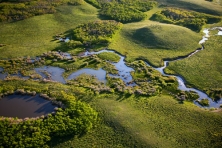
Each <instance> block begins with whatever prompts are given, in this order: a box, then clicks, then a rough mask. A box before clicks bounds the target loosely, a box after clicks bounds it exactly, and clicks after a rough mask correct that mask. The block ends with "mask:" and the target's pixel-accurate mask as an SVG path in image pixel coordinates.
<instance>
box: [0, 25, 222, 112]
mask: <svg viewBox="0 0 222 148" xmlns="http://www.w3.org/2000/svg"><path fill="white" fill-rule="evenodd" d="M215 29H217V30H218V34H216V35H222V27H215V28H212V29H204V30H203V33H204V34H205V35H204V36H203V38H202V40H201V41H200V42H199V44H201V45H202V44H203V43H204V42H205V41H207V40H208V38H209V37H210V35H209V33H210V30H215ZM203 49H204V48H203V46H202V48H201V49H197V50H196V51H194V52H193V53H191V54H189V55H187V56H186V57H184V58H189V57H191V56H192V55H194V54H196V53H197V52H199V51H201V50H203ZM102 52H115V51H112V50H106V49H105V50H101V51H98V52H89V51H86V52H85V53H84V54H83V55H82V57H86V56H90V55H93V54H99V53H102ZM116 54H118V53H116ZM118 55H119V56H120V60H119V62H117V63H114V62H113V63H111V64H113V65H114V66H115V67H116V69H117V70H118V74H117V75H111V74H109V75H110V76H112V77H118V78H121V79H122V80H123V81H124V82H125V83H126V85H131V86H135V85H136V84H135V83H134V82H133V78H132V76H131V74H130V72H131V71H134V69H133V68H131V67H128V66H127V65H126V64H125V61H124V59H125V57H124V56H122V55H120V54H118ZM63 56H66V58H67V59H70V58H71V56H70V54H68V53H67V54H64V55H63ZM184 58H179V59H176V60H182V59H184ZM176 60H172V61H176ZM172 61H164V66H163V67H159V68H155V67H153V68H154V69H156V70H157V71H159V72H160V73H161V74H162V75H164V76H174V77H176V79H177V81H178V84H179V86H178V89H180V90H182V91H193V92H196V93H197V94H198V95H199V100H201V99H204V98H205V99H208V100H209V103H210V104H209V107H215V108H219V107H220V104H222V99H220V100H219V101H218V102H214V101H213V100H212V99H211V98H210V97H208V95H207V94H206V93H204V92H202V91H200V90H198V89H195V88H188V87H186V85H185V82H184V80H183V79H182V77H180V76H176V75H168V74H166V73H164V69H165V68H166V67H167V65H168V63H169V62H172ZM147 65H148V66H151V65H149V64H148V63H147ZM151 67H152V66H151ZM1 71H3V69H2V68H0V79H4V78H5V76H6V74H1ZM35 71H36V72H37V73H38V74H40V75H41V76H42V77H43V78H45V79H50V80H53V81H58V82H61V83H63V84H65V83H66V80H65V79H64V78H63V76H62V74H63V73H64V71H65V70H64V69H62V68H59V67H53V66H43V67H40V68H35ZM83 73H85V74H90V75H95V76H96V77H97V79H98V80H100V81H103V82H106V71H105V70H103V69H98V70H94V69H89V68H83V69H80V70H78V71H76V72H74V73H72V74H71V75H69V76H68V78H67V80H71V79H74V78H76V77H77V76H79V75H81V74H83ZM131 82H133V83H131ZM194 104H196V105H197V106H200V107H202V106H201V105H199V103H198V102H196V101H194Z"/></svg>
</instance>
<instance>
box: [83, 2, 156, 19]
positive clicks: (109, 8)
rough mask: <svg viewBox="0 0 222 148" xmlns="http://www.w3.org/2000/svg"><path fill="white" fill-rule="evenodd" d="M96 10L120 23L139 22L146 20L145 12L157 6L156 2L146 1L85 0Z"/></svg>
mask: <svg viewBox="0 0 222 148" xmlns="http://www.w3.org/2000/svg"><path fill="white" fill-rule="evenodd" d="M86 1H87V2H89V3H90V4H92V5H94V6H95V7H97V8H100V9H101V11H100V15H102V16H106V17H108V18H109V19H114V20H116V21H119V22H122V23H128V22H136V21H141V20H143V19H145V18H146V14H144V13H143V12H146V11H148V10H150V9H152V8H153V7H155V6H156V5H157V2H154V1H148V0H119V1H117V0H112V1H109V2H108V1H105V0H86Z"/></svg>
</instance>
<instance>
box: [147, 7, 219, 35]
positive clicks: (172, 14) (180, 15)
mask: <svg viewBox="0 0 222 148" xmlns="http://www.w3.org/2000/svg"><path fill="white" fill-rule="evenodd" d="M151 19H152V20H155V21H159V22H162V23H169V24H176V25H180V26H184V27H187V28H189V29H191V30H194V31H197V32H199V31H200V30H201V29H202V27H203V26H204V25H205V24H210V23H217V22H220V21H221V17H219V16H213V15H209V14H204V13H198V12H195V11H187V10H183V9H178V8H166V9H164V10H162V11H161V12H157V13H155V14H154V15H153V16H152V18H151Z"/></svg>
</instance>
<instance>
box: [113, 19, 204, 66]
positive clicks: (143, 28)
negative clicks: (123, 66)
mask: <svg viewBox="0 0 222 148" xmlns="http://www.w3.org/2000/svg"><path fill="white" fill-rule="evenodd" d="M201 38H202V37H201V35H199V34H197V33H195V32H192V31H191V30H189V29H187V28H184V27H180V26H176V25H170V24H162V23H158V22H153V21H148V20H147V21H143V22H138V23H130V24H125V25H124V26H123V29H122V30H121V32H120V34H119V35H118V36H117V37H116V39H115V40H114V41H113V42H112V43H111V44H110V45H109V48H110V49H115V50H116V51H118V52H120V53H122V54H124V55H126V56H127V58H126V60H127V61H133V60H135V59H136V58H142V59H145V60H147V61H149V63H151V64H152V65H155V66H161V65H162V64H163V63H162V60H163V59H165V58H176V57H178V56H184V55H187V54H189V53H191V52H193V51H195V50H196V49H197V48H200V47H201V46H200V45H198V42H199V40H200V39H201Z"/></svg>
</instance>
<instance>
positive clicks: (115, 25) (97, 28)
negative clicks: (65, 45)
mask: <svg viewBox="0 0 222 148" xmlns="http://www.w3.org/2000/svg"><path fill="white" fill-rule="evenodd" d="M121 26H122V24H121V23H119V22H116V21H96V22H90V23H86V24H82V25H79V26H78V27H76V28H75V29H74V40H77V41H81V42H82V44H84V45H85V46H86V47H92V46H93V45H105V46H106V45H107V44H108V43H110V42H111V39H112V38H113V37H114V35H115V34H116V32H117V31H118V30H120V29H121Z"/></svg>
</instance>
